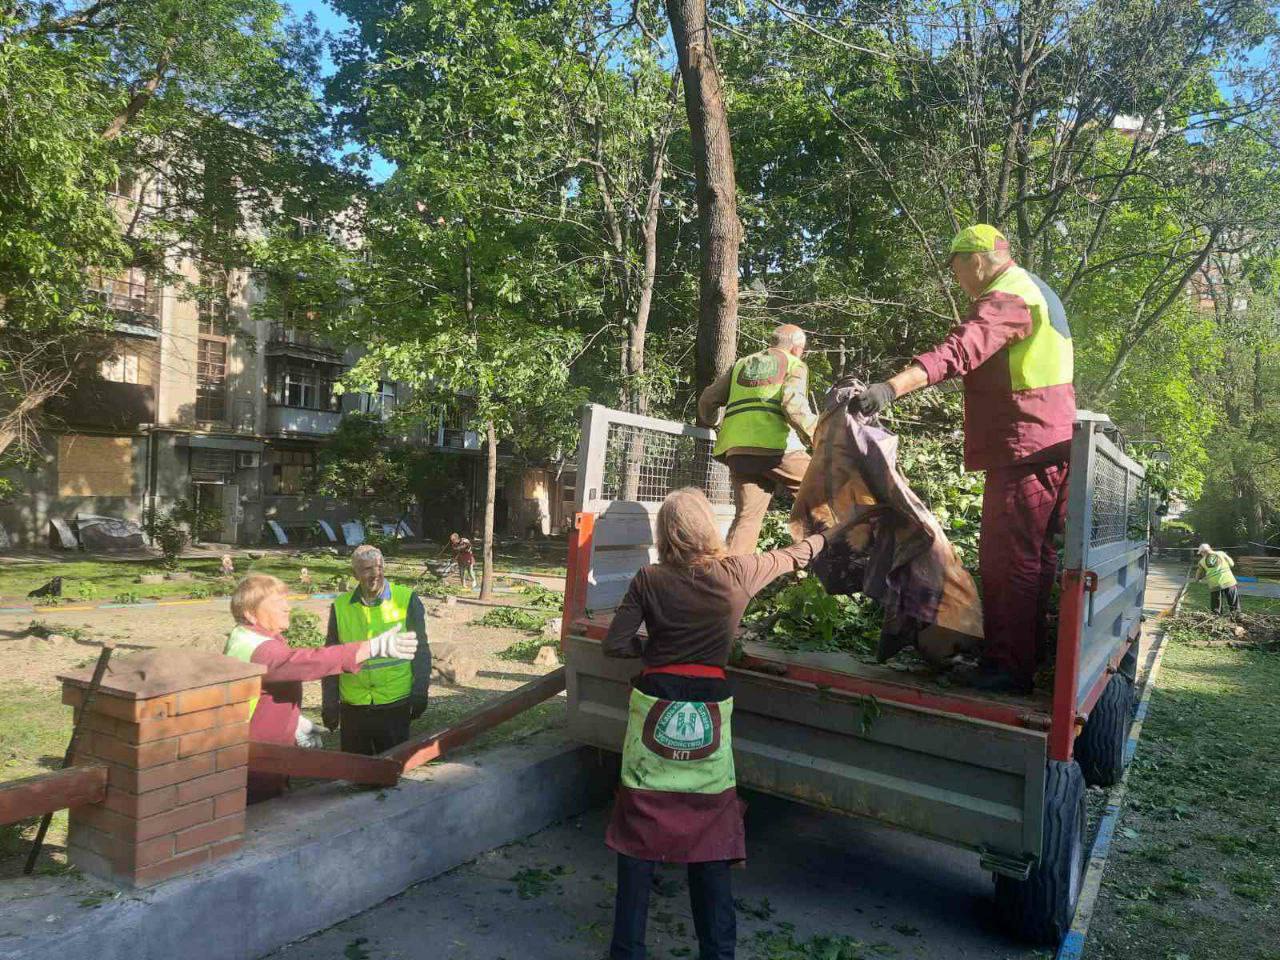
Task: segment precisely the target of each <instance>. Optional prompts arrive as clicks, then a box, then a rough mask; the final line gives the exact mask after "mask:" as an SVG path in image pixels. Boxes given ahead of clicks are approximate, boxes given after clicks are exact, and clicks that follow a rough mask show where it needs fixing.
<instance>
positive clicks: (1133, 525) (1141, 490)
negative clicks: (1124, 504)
mask: <svg viewBox="0 0 1280 960" xmlns="http://www.w3.org/2000/svg"><path fill="white" fill-rule="evenodd" d="M1129 484H1130V486H1131V487H1133V492H1132V494H1131V495H1130V498H1129V530H1128V537H1129V539H1130V540H1146V539H1147V538H1148V535H1149V533H1150V530H1149V525H1150V520H1151V488H1150V487H1148V486H1147V481H1146V480H1145V479H1139V478H1137V477H1132V478H1131V479H1130V480H1129Z"/></svg>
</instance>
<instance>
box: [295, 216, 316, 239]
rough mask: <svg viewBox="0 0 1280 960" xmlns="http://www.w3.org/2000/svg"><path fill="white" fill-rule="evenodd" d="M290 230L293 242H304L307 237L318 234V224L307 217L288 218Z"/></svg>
mask: <svg viewBox="0 0 1280 960" xmlns="http://www.w3.org/2000/svg"><path fill="white" fill-rule="evenodd" d="M290 220H291V221H292V228H291V230H290V232H291V233H292V235H293V239H295V240H305V239H306V238H307V237H314V236H316V235H317V234H318V233H319V232H320V224H318V223H316V222H315V221H314V220H310V219H308V218H307V217H290Z"/></svg>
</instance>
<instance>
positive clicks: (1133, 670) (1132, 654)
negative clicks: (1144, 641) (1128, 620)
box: [1120, 617, 1146, 683]
mask: <svg viewBox="0 0 1280 960" xmlns="http://www.w3.org/2000/svg"><path fill="white" fill-rule="evenodd" d="M1143 619H1144V620H1145V619H1146V618H1145V617H1143ZM1138 646H1139V643H1138V641H1137V640H1135V641H1133V643H1131V644H1129V649H1128V650H1126V651H1125V655H1124V659H1123V660H1121V661H1120V672H1121V673H1122V674H1124V675H1125V676H1126V677H1128V678H1129V682H1130V683H1137V682H1138Z"/></svg>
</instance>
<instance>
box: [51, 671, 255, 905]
mask: <svg viewBox="0 0 1280 960" xmlns="http://www.w3.org/2000/svg"><path fill="white" fill-rule="evenodd" d="M264 672H265V668H263V667H261V666H259V665H258V664H252V663H243V662H242V661H239V660H233V659H232V658H231V657H224V656H222V655H220V654H216V653H207V652H198V651H192V650H154V651H149V652H146V653H139V654H134V655H133V656H128V657H121V658H120V659H119V660H114V659H113V660H112V661H111V664H110V666H109V668H108V669H107V673H106V675H105V676H104V677H103V680H102V685H101V687H99V689H98V692H97V694H96V695H95V696H94V699H93V703H92V704H91V705H90V707H89V712H88V714H87V715H86V716H85V717H84V718H83V721H82V723H81V727H80V740H79V743H78V745H77V748H76V757H75V762H76V763H102V764H105V765H106V766H107V769H108V778H107V795H106V799H105V800H104V801H103V802H102V803H95V804H90V805H89V806H84V807H76V808H75V809H73V810H72V811H71V814H70V833H69V836H68V841H67V853H68V857H69V859H70V861H71V862H72V863H73V864H74V865H75V866H77V867H79V868H80V869H82V870H84V871H85V872H87V873H91V874H94V875H96V876H100V877H104V878H107V879H111V880H116V881H120V882H122V883H126V884H129V885H131V886H135V887H146V886H150V885H151V884H154V883H159V882H160V881H161V880H167V879H169V878H170V877H176V876H180V875H182V874H185V873H190V872H191V871H193V870H195V869H197V868H199V867H202V866H204V865H205V864H206V863H208V862H209V861H211V860H214V859H217V858H218V857H223V856H226V855H227V854H230V853H234V852H235V851H236V850H238V849H240V844H241V843H242V841H243V837H244V807H245V779H246V775H247V773H248V769H249V767H248V763H249V707H250V700H251V699H252V698H253V697H256V696H258V693H259V691H260V688H261V683H262V681H261V679H260V677H261V674H262V673H264ZM92 673H93V671H92V670H82V671H77V672H75V673H71V674H66V675H64V676H60V677H59V678H58V679H60V680H61V681H62V684H63V686H62V702H63V703H65V704H69V705H70V706H72V707H75V708H76V717H77V719H80V714H81V709H80V708H81V706H82V705H83V703H84V695H85V689H86V688H87V687H88V685H89V679H90V677H91V676H92Z"/></svg>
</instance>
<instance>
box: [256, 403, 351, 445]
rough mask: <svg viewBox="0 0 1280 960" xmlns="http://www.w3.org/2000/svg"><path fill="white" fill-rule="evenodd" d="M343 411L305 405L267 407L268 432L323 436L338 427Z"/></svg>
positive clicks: (286, 435) (275, 434)
mask: <svg viewBox="0 0 1280 960" xmlns="http://www.w3.org/2000/svg"><path fill="white" fill-rule="evenodd" d="M341 420H342V414H341V413H332V412H330V411H328V410H308V409H306V408H304V407H282V406H279V405H276V404H272V405H271V406H269V407H267V433H268V434H271V435H273V436H284V437H293V436H309V437H322V436H327V435H329V434H331V433H333V432H334V431H335V430H337V429H338V423H339V421H341Z"/></svg>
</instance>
